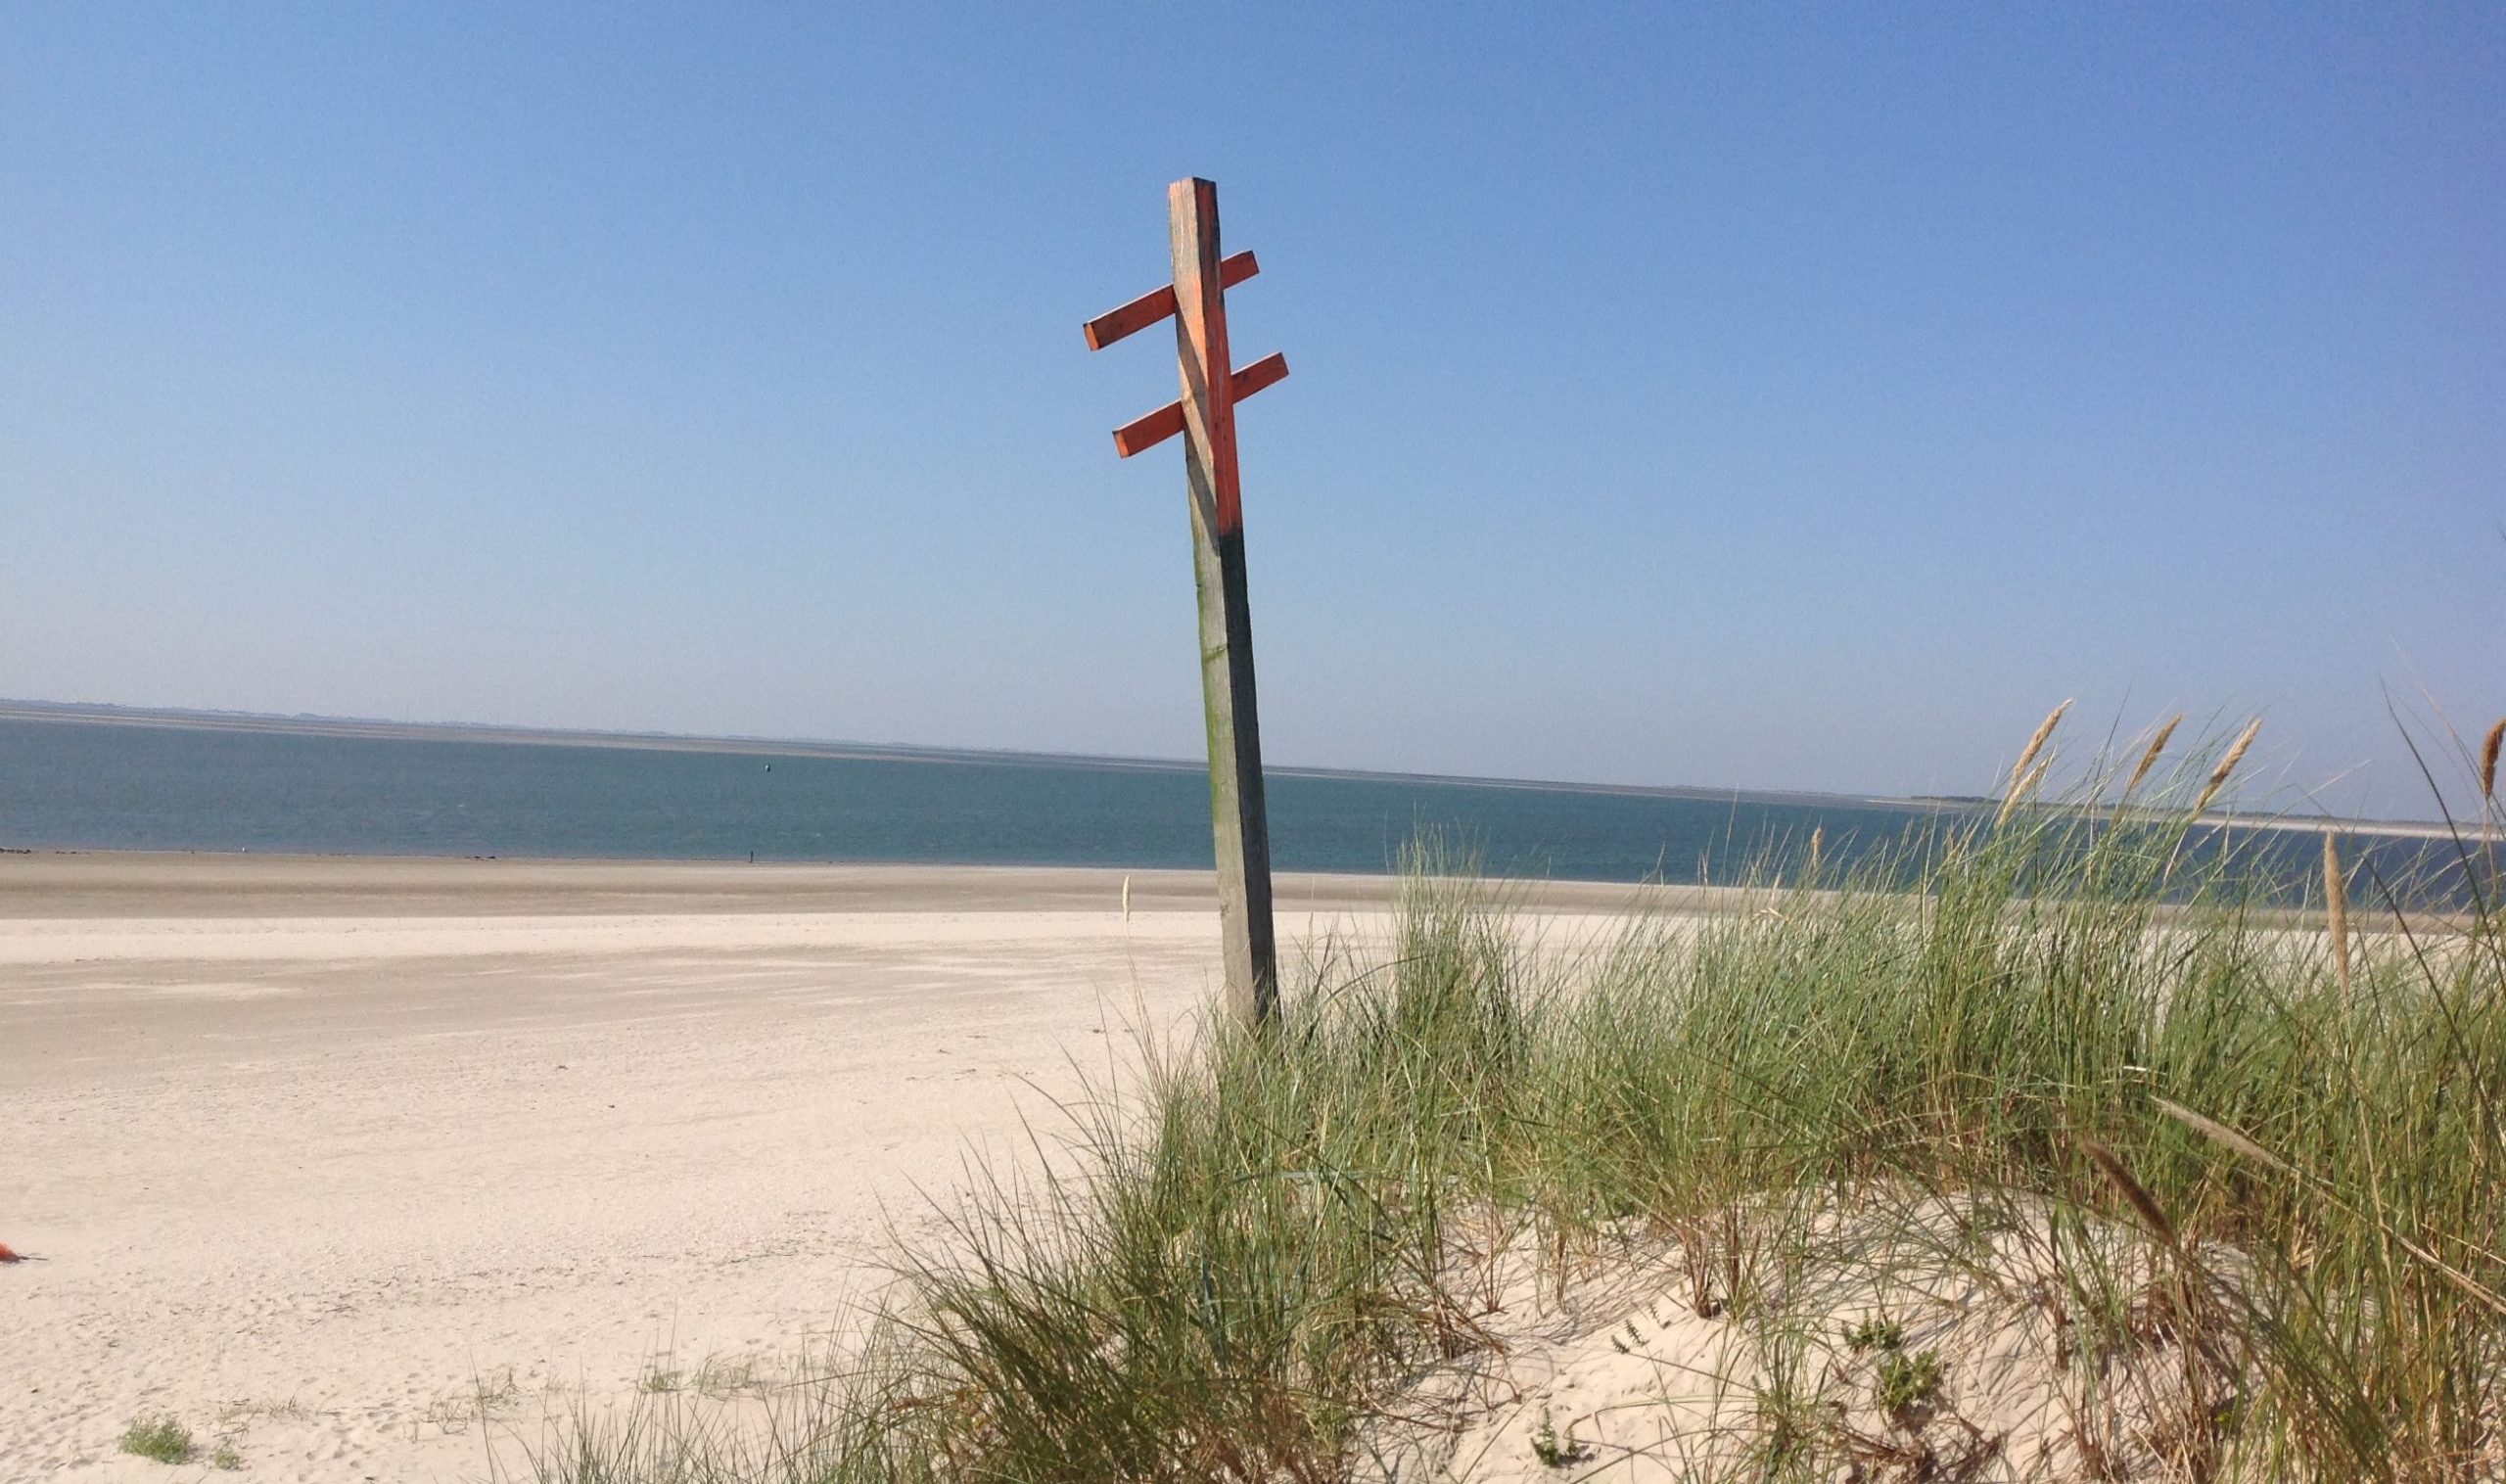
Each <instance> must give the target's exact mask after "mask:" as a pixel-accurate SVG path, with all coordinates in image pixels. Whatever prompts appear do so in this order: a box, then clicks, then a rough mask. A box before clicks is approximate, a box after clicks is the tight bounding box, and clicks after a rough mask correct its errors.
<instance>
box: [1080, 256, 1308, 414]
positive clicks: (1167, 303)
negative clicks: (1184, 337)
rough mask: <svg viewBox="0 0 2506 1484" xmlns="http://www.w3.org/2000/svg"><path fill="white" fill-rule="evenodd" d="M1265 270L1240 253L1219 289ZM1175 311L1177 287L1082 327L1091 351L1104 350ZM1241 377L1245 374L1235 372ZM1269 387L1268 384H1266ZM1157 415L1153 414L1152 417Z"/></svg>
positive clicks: (1226, 267) (1222, 271) (1225, 264)
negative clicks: (1086, 334) (1085, 332)
mask: <svg viewBox="0 0 2506 1484" xmlns="http://www.w3.org/2000/svg"><path fill="white" fill-rule="evenodd" d="M1261 271H1262V265H1261V264H1260V263H1258V262H1255V261H1254V260H1253V255H1252V254H1250V253H1238V254H1236V255H1234V256H1232V257H1229V258H1225V259H1223V260H1222V261H1221V262H1220V263H1219V265H1218V286H1219V287H1220V288H1222V289H1232V288H1234V287H1235V286H1236V285H1237V284H1240V283H1242V282H1244V280H1246V279H1248V278H1251V277H1252V276H1253V275H1254V274H1256V273H1259V272H1261ZM1174 312H1175V286H1174V285H1173V284H1169V285H1167V286H1166V287H1165V288H1163V289H1152V290H1150V291H1149V292H1148V293H1146V294H1143V295H1141V296H1140V297H1139V298H1137V299H1135V300H1133V301H1131V302H1130V303H1127V304H1125V305H1123V306H1122V307H1121V308H1119V309H1116V310H1113V311H1112V312H1110V313H1106V314H1099V315H1097V316H1096V317H1095V318H1094V319H1091V320H1090V321H1089V322H1088V323H1087V324H1086V325H1084V326H1082V327H1081V328H1083V329H1084V330H1086V331H1087V333H1088V348H1089V349H1091V350H1102V349H1104V348H1106V347H1107V346H1110V345H1112V344H1113V343H1114V342H1116V341H1118V340H1121V339H1122V338H1123V337H1124V336H1126V335H1137V334H1138V333H1139V332H1140V331H1142V330H1145V329H1147V328H1148V327H1149V326H1151V325H1153V324H1155V323H1157V322H1158V321H1159V320H1161V319H1164V318H1166V317H1167V316H1168V315H1171V314H1173V313H1174ZM1236 374H1237V375H1239V376H1240V375H1242V374H1243V373H1242V372H1238V373H1236ZM1266 385H1267V384H1266ZM1152 415H1154V414H1152Z"/></svg>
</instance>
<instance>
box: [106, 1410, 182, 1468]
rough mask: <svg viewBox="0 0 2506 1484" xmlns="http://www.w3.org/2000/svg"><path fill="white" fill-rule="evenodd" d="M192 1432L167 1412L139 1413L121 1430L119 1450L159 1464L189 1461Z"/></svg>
mask: <svg viewBox="0 0 2506 1484" xmlns="http://www.w3.org/2000/svg"><path fill="white" fill-rule="evenodd" d="M192 1448H193V1443H192V1430H191V1429H190V1428H188V1427H185V1426H184V1425H183V1424H182V1421H181V1419H180V1418H178V1417H176V1416H174V1415H173V1414H170V1413H145V1412H143V1413H141V1414H139V1415H137V1416H135V1417H132V1418H131V1419H130V1425H129V1426H127V1427H125V1428H123V1429H122V1430H121V1451H122V1452H124V1453H126V1454H130V1455H132V1456H134V1457H137V1458H142V1459H154V1460H156V1461H158V1462H160V1463H184V1462H189V1461H191V1456H192Z"/></svg>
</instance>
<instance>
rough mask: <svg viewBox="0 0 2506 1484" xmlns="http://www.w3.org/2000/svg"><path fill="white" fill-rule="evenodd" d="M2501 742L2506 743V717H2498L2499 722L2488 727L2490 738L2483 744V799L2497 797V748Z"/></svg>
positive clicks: (2481, 764)
mask: <svg viewBox="0 0 2506 1484" xmlns="http://www.w3.org/2000/svg"><path fill="white" fill-rule="evenodd" d="M2501 743H2506V717H2500V718H2498V719H2497V724H2496V725H2495V726H2492V727H2490V728H2489V729H2488V740H2487V741H2486V742H2483V743H2482V744H2481V748H2480V796H2481V797H2482V798H2483V799H2494V798H2496V797H2497V749H2498V746H2499V744H2501Z"/></svg>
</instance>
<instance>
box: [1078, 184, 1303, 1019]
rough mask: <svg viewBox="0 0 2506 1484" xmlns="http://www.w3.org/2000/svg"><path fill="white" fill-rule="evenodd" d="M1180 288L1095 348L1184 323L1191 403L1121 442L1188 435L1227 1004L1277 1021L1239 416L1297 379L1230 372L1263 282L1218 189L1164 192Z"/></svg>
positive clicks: (1102, 327) (1096, 331)
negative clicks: (1233, 295) (1248, 305)
mask: <svg viewBox="0 0 2506 1484" xmlns="http://www.w3.org/2000/svg"><path fill="white" fill-rule="evenodd" d="M1166 209H1167V226H1168V229H1169V232H1170V234H1171V236H1172V237H1173V240H1174V248H1175V282H1174V284H1173V286H1172V287H1170V288H1163V289H1158V290H1156V291H1155V292H1153V293H1149V294H1144V295H1141V296H1140V297H1139V298H1137V299H1136V300H1133V301H1131V302H1130V303H1127V304H1125V305H1123V306H1122V307H1121V308H1119V309H1116V310H1114V311H1113V312H1112V313H1110V314H1106V315H1102V316H1100V317H1098V318H1096V319H1093V320H1091V321H1089V323H1088V325H1087V327H1086V328H1087V334H1088V348H1090V349H1091V350H1101V349H1103V348H1105V347H1107V346H1110V345H1112V344H1113V343H1114V342H1116V341H1118V340H1121V339H1122V338H1123V337H1124V336H1127V335H1130V334H1133V333H1134V332H1136V331H1139V330H1144V329H1146V328H1148V327H1149V326H1150V325H1153V324H1155V323H1157V322H1158V321H1159V320H1161V319H1164V318H1166V317H1167V316H1168V315H1170V314H1171V315H1173V316H1174V317H1175V355H1176V360H1177V362H1178V363H1179V365H1180V367H1181V370H1182V373H1183V399H1182V400H1180V401H1175V402H1170V403H1168V404H1167V405H1165V406H1163V407H1160V408H1159V409H1157V410H1156V411H1155V412H1152V413H1150V414H1148V415H1147V416H1146V417H1143V418H1140V419H1138V420H1137V421H1136V422H1133V423H1131V424H1128V425H1127V426H1125V427H1123V428H1120V429H1117V430H1116V431H1115V433H1114V451H1115V452H1116V453H1117V454H1119V455H1121V456H1122V457H1124V458H1129V457H1131V456H1132V455H1133V454H1135V453H1137V452H1139V451H1140V450H1141V449H1143V448H1147V447H1151V446H1153V445H1155V444H1157V443H1161V442H1164V441H1166V440H1168V439H1170V438H1173V437H1174V436H1175V435H1176V434H1179V433H1180V434H1183V478H1184V483H1185V485H1186V486H1187V487H1188V488H1189V491H1190V494H1191V509H1192V575H1193V579H1194V582H1195V584H1196V585H1197V586H1198V588H1199V590H1200V599H1201V704H1202V708H1203V711H1204V712H1205V714H1206V716H1207V719H1208V729H1209V744H1210V827H1211V831H1212V833H1213V834H1214V835H1215V836H1216V837H1217V841H1218V912H1219V931H1220V935H1221V937H1222V938H1223V939H1224V940H1225V943H1226V949H1227V997H1228V1003H1229V1004H1230V1006H1231V1007H1232V1008H1233V1009H1234V1011H1235V1013H1236V1014H1237V1015H1238V1016H1240V1017H1242V1018H1243V1019H1244V1020H1246V1021H1248V1022H1250V1023H1252V1024H1255V1025H1260V1024H1263V1023H1265V1022H1267V1021H1269V1020H1270V1018H1271V1015H1272V1012H1273V1010H1274V1008H1275V1007H1276V1004H1277V1001H1278V961H1277V955H1276V950H1275V948H1274V946H1273V942H1272V924H1271V827H1270V822H1269V817H1268V815H1267V813H1266V812H1265V811H1264V809H1263V803H1262V727H1261V722H1260V719H1259V718H1258V717H1257V715H1256V712H1255V707H1254V699H1253V618H1252V614H1251V611H1250V609H1249V608H1248V607H1247V604H1246V600H1245V583H1244V509H1243V491H1242V488H1241V487H1240V485H1239V484H1238V482H1237V479H1236V470H1235V404H1236V403H1237V402H1238V401H1240V400H1242V399H1243V398H1245V397H1248V396H1251V395H1252V394H1254V393H1256V392H1259V391H1261V390H1262V389H1263V388H1265V387H1268V386H1271V385H1273V384H1275V383H1276V382H1277V381H1278V380H1279V379H1280V378H1282V377H1284V376H1286V375H1287V374H1288V363H1287V360H1286V358H1285V357H1283V356H1279V355H1276V354H1274V355H1268V356H1265V357H1263V358H1262V359H1261V360H1258V361H1255V362H1254V363H1253V364H1251V365H1249V366H1246V367H1244V368H1243V369H1242V370H1239V371H1232V372H1230V370H1229V369H1228V367H1229V365H1230V362H1229V360H1228V350H1227V292H1226V291H1227V290H1228V289H1230V288H1232V287H1233V286H1235V285H1236V284H1239V283H1242V282H1243V281H1244V280H1246V279H1248V278H1251V277H1252V276H1253V275H1254V274H1255V273H1257V272H1259V271H1261V269H1260V267H1259V266H1258V265H1257V264H1256V263H1255V262H1254V260H1253V255H1252V254H1250V253H1238V254H1236V255H1234V256H1232V257H1227V258H1222V257H1221V256H1220V255H1219V241H1218V187H1217V186H1216V185H1215V184H1213V183H1212V182H1210V181H1206V180H1199V179H1191V180H1179V181H1177V182H1175V183H1174V184H1173V185H1172V186H1169V187H1167V191H1166Z"/></svg>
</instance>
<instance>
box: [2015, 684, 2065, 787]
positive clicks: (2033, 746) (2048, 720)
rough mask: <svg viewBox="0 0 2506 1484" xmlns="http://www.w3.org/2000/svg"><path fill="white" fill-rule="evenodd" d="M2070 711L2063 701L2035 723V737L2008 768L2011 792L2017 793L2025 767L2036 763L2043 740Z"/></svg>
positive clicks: (2028, 740) (2043, 743) (2030, 738)
mask: <svg viewBox="0 0 2506 1484" xmlns="http://www.w3.org/2000/svg"><path fill="white" fill-rule="evenodd" d="M2070 709H2071V703H2070V702H2068V701H2065V702H2064V703H2063V704H2062V705H2060V706H2057V707H2055V708H2054V709H2053V710H2052V711H2049V712H2047V713H2046V714H2045V719H2044V720H2043V721H2040V722H2038V723H2037V726H2036V735H2034V736H2032V737H2029V738H2028V739H2027V745H2026V746H2025V747H2023V748H2021V749H2019V761H2018V762H2017V763H2014V764H2012V765H2011V766H2010V788H2011V792H2013V793H2017V792H2019V779H2020V778H2021V777H2022V776H2024V775H2025V773H2026V771H2027V765H2028V764H2030V763H2033V762H2035V761H2036V754H2037V753H2039V752H2040V751H2042V750H2043V749H2044V746H2045V739H2046V738H2048V737H2051V736H2052V735H2053V734H2054V728H2055V727H2056V726H2058V725H2060V724H2061V723H2062V719H2063V713H2065V712H2066V711H2068V710H2070Z"/></svg>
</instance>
